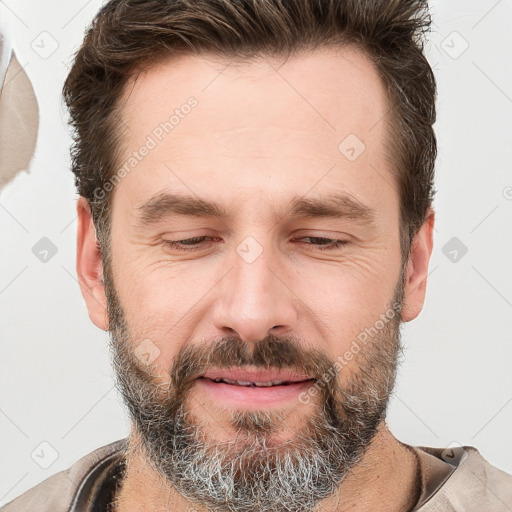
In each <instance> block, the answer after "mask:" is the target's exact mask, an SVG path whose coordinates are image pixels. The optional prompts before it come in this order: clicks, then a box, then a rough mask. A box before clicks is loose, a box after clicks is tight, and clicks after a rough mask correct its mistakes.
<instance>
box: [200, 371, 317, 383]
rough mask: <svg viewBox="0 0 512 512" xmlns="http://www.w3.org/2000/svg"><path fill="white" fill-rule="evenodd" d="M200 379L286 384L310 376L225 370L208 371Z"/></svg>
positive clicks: (291, 373) (280, 372) (286, 372)
mask: <svg viewBox="0 0 512 512" xmlns="http://www.w3.org/2000/svg"><path fill="white" fill-rule="evenodd" d="M201 377H204V378H208V379H212V380H215V379H230V380H239V381H244V382H270V381H273V380H285V381H288V382H300V381H304V380H310V379H312V378H313V377H312V376H311V375H303V374H299V373H295V372H292V371H289V370H254V369H250V368H227V369H220V370H209V371H207V372H205V373H204V374H203V375H201Z"/></svg>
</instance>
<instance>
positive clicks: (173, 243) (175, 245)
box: [163, 236, 349, 252]
mask: <svg viewBox="0 0 512 512" xmlns="http://www.w3.org/2000/svg"><path fill="white" fill-rule="evenodd" d="M205 238H210V237H208V236H195V237H193V238H187V239H185V240H164V241H163V242H164V244H165V245H166V246H168V247H171V248H172V249H176V250H178V251H183V252H192V251H197V250H199V249H201V247H200V246H199V245H198V244H185V245H188V246H189V247H193V248H192V249H188V248H187V249H186V248H184V247H183V245H180V244H183V243H184V242H193V241H201V240H202V239H205ZM301 238H309V239H313V240H329V241H330V242H331V243H329V244H320V245H319V246H317V250H318V251H331V250H334V249H338V248H340V247H342V246H344V245H348V243H349V242H348V240H334V239H332V238H325V237H321V236H303V237H301Z"/></svg>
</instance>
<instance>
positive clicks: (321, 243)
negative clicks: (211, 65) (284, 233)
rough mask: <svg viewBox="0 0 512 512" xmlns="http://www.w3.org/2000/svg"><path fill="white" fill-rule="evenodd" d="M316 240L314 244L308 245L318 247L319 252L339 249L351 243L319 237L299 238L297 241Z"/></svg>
mask: <svg viewBox="0 0 512 512" xmlns="http://www.w3.org/2000/svg"><path fill="white" fill-rule="evenodd" d="M305 239H308V240H316V242H313V244H308V245H316V247H317V250H319V251H330V250H334V249H338V248H339V247H342V246H344V245H348V244H349V243H350V242H349V241H348V240H334V239H332V238H324V237H318V236H304V237H302V238H298V239H297V240H305Z"/></svg>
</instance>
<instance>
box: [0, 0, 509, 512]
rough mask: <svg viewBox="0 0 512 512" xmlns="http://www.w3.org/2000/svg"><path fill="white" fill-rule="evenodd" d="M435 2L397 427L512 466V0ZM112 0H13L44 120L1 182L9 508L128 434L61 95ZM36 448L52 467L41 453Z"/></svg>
mask: <svg viewBox="0 0 512 512" xmlns="http://www.w3.org/2000/svg"><path fill="white" fill-rule="evenodd" d="M431 5H432V10H433V15H434V21H435V24H434V27H433V33H432V35H431V37H430V41H429V45H428V56H429V60H430V62H431V64H432V66H433V68H434V71H435V73H436V77H437V80H438V85H439V100H438V122H437V124H436V131H437V136H438V141H439V158H438V162H437V178H436V188H437V189H438V194H437V196H436V199H435V209H436V211H437V225H436V233H435V246H434V252H433V256H432V260H431V264H430V278H429V283H428V292H427V299H426V305H425V307H424V310H423V312H422V313H421V315H420V317H419V318H418V319H416V320H415V321H413V322H412V323H410V324H407V325H405V326H404V327H403V340H404V343H405V346H406V351H405V355H406V358H405V361H404V363H403V365H402V366H401V369H400V374H399V379H398V384H397V387H396V393H395V396H394V398H393V400H392V402H391V405H390V412H389V423H390V425H391V428H392V431H393V432H394V433H395V435H396V436H397V437H398V438H399V439H400V440H402V441H404V442H407V443H410V444H414V445H427V446H437V447H446V446H448V445H449V444H451V443H452V442H455V443H459V444H461V445H472V446H476V447H477V448H478V449H479V450H480V452H481V453H482V454H483V455H484V457H486V458H487V459H488V460H489V461H490V462H491V463H492V464H494V465H496V466H498V467H500V468H501V469H504V470H506V471H508V472H512V371H511V366H512V365H511V363H512V269H511V266H512V229H511V227H510V225H511V224H512V170H511V167H512V137H511V135H512V38H511V37H510V27H511V26H512V0H500V1H497V0H471V1H469V0H449V1H444V2H432V3H431ZM100 6H101V2H100V1H99V0H89V1H86V0H52V1H49V0H45V1H41V0H3V1H0V16H1V20H2V23H3V24H6V25H8V26H9V29H10V33H11V37H12V39H13V46H14V49H15V51H16V54H17V56H18V59H19V61H20V63H21V65H22V66H23V67H24V69H25V71H26V73H27V74H28V75H29V77H30V79H31V80H32V82H33V84H34V88H35V92H36V95H37V98H38V102H39V108H40V116H41V119H40V130H39V139H38V144H37V150H36V154H35V157H34V159H33V162H32V165H31V169H30V172H29V174H27V173H21V174H20V175H19V176H18V177H17V179H16V180H15V181H14V182H13V183H11V184H10V185H9V186H7V187H6V188H5V189H4V190H3V191H2V192H1V194H0V233H1V242H0V244H1V246H0V247H1V249H0V333H1V345H0V346H1V357H0V432H1V435H0V461H1V462H0V464H1V471H0V505H1V504H4V503H7V502H8V501H10V500H11V499H13V498H14V497H16V496H18V495H19V494H21V493H22V492H24V491H25V490H26V489H28V488H30V487H32V486H33V485H35V484H36V483H38V482H40V481H42V480H43V479H45V478H47V477H48V476H50V475H52V474H54V473H55V472H57V471H59V470H61V469H64V468H67V467H68V466H69V465H71V464H72V463H73V462H74V461H76V460H77V459H78V458H79V457H81V456H82V455H85V454H86V453H88V452H90V451H91V450H93V449H94V448H97V447H99V446H102V445H104V444H107V443H109V442H111V441H114V440H116V439H119V438H121V437H124V436H126V435H127V434H128V425H129V424H128V419H127V414H126V413H125V410H124V408H123V406H122V402H121V399H120V398H119V396H118V394H117V392H116V390H115V389H114V380H113V373H112V371H111V368H110V362H109V356H108V351H107V338H106V336H107V335H106V333H104V332H102V331H100V330H98V329H97V328H96V327H94V326H93V324H92V323H91V322H90V320H89V318H88V315H87V311H86V308H85V304H84V301H83V299H82V297H81V295H80V291H79V287H78V284H77V281H76V273H75V270H74V268H75V237H76V214H75V201H76V197H77V196H76V192H75V189H74V184H73V175H72V173H71V171H70V165H69V156H68V148H69V144H70V136H69V132H68V129H67V126H66V112H65V109H64V107H63V103H62V101H61V97H60V94H61V88H62V83H63V81H64V78H65V76H66V73H67V66H68V65H69V63H70V62H71V58H72V55H73V53H74V52H75V51H76V50H77V48H78V46H79V44H80V42H81V40H82V37H83V32H84V28H85V26H86V25H87V24H88V23H89V22H90V20H92V18H93V17H94V15H95V14H96V12H97V10H98V9H99V7H100ZM454 31H455V32H456V33H454ZM42 33H43V34H42ZM42 38H45V39H42ZM41 41H43V42H44V44H45V47H46V48H47V49H48V48H51V45H52V44H57V45H58V47H57V48H56V50H55V51H54V53H52V54H51V55H50V56H46V55H45V57H47V58H42V57H41V56H40V55H38V53H37V52H36V51H35V50H34V47H37V46H36V45H39V47H41V46H42V42H41ZM53 41H55V43H53ZM466 44H467V45H469V46H468V48H467V49H466V50H465V51H464V52H463V50H464V49H465V46H466ZM459 54H460V55H459ZM42 237H48V238H49V239H50V240H51V241H52V242H53V243H54V244H55V245H56V246H57V249H58V252H57V254H56V255H55V256H54V257H53V258H52V259H51V260H50V261H48V262H47V263H42V262H41V261H39V260H38V259H37V258H36V257H35V256H34V254H33V253H32V247H33V246H34V245H35V244H36V243H37V242H38V241H39V240H40V239H41V238H42ZM453 237H457V238H458V239H459V240H460V241H461V242H462V243H463V244H464V245H465V246H466V247H467V249H468V251H467V254H465V255H464V256H463V257H460V256H459V259H458V261H456V262H453V261H451V260H450V259H449V257H447V256H446V255H445V254H444V252H443V247H445V246H446V244H447V243H448V242H449V241H450V240H451V239H452V238H453ZM452 243H453V242H452ZM449 250H451V246H450V245H448V246H447V248H446V249H445V252H446V253H448V252H449ZM459 255H460V253H459ZM42 442H44V443H49V445H50V446H49V445H48V444H44V445H42V446H41V443H42ZM34 450H35V451H36V453H44V454H45V455H44V457H43V459H44V461H43V462H45V465H48V464H50V463H51V464H50V465H49V467H48V468H46V469H43V468H42V467H40V465H38V463H37V462H36V460H38V459H37V457H34V458H32V457H31V454H32V453H34ZM53 459H55V460H53ZM39 462H40V461H39ZM40 463H41V462H40Z"/></svg>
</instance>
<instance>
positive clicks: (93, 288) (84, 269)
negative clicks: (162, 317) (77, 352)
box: [76, 197, 108, 331]
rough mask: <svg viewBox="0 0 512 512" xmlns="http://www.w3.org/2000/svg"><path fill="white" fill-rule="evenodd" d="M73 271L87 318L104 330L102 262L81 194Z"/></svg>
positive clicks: (105, 319)
mask: <svg viewBox="0 0 512 512" xmlns="http://www.w3.org/2000/svg"><path fill="white" fill-rule="evenodd" d="M76 209H77V213H78V231H77V254H76V273H77V275H78V283H79V284H80V289H81V291H82V296H83V298H84V299H85V303H86V305H87V309H88V311H89V318H90V319H91V320H92V322H93V323H94V325H96V326H97V327H99V328H100V329H102V330H104V331H106V330H107V326H108V316H107V298H106V296H105V288H104V286H103V263H102V261H101V251H100V246H99V244H98V240H97V238H96V230H95V228H94V224H93V221H92V215H91V210H90V208H89V205H88V204H87V201H86V199H85V198H84V197H80V198H79V199H78V202H77V205H76Z"/></svg>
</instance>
